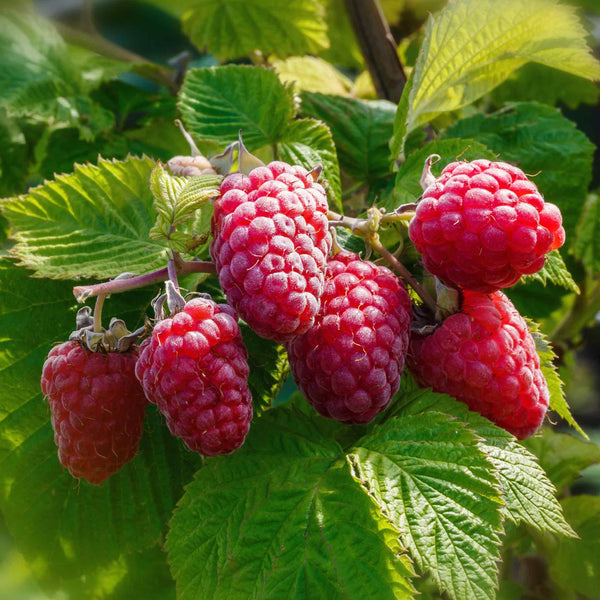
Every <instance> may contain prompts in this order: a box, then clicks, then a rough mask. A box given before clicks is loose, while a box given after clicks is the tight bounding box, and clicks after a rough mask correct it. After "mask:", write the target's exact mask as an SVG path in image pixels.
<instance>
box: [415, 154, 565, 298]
mask: <svg viewBox="0 0 600 600" xmlns="http://www.w3.org/2000/svg"><path fill="white" fill-rule="evenodd" d="M561 224H562V217H561V214H560V210H559V209H558V208H557V207H556V206H555V205H554V204H550V203H547V202H544V199H543V198H542V196H541V194H540V193H539V192H538V190H537V187H536V186H535V184H533V183H532V182H531V181H529V180H528V179H527V177H526V175H525V173H523V171H521V170H520V169H518V168H517V167H513V166H512V165H509V164H507V163H502V162H490V161H489V160H475V161H473V162H453V163H451V164H449V165H448V166H447V167H446V168H445V169H444V170H443V171H442V174H441V175H440V177H439V178H438V179H437V180H436V182H435V183H433V184H432V185H430V186H429V187H428V188H427V189H426V190H425V193H424V194H423V198H422V200H421V201H420V202H419V203H418V205H417V210H416V215H415V217H414V219H413V220H412V221H411V223H410V228H409V236H410V239H411V240H412V241H413V243H414V244H415V247H416V249H417V250H418V251H419V252H420V253H421V254H422V255H423V262H424V264H425V266H426V267H427V269H428V270H429V271H430V272H431V273H433V274H434V275H438V276H439V277H441V278H442V279H443V280H444V281H446V283H448V284H452V285H455V286H457V287H463V288H465V289H468V290H471V291H474V292H482V293H488V292H494V291H496V290H497V289H499V288H504V287H509V286H511V285H514V284H515V283H516V282H517V281H518V280H519V278H520V277H521V275H524V274H531V273H536V272H537V271H539V270H540V269H541V268H542V267H543V266H544V262H545V255H546V254H547V253H548V252H550V251H551V250H554V249H555V248H559V247H560V246H562V245H563V243H564V241H565V230H564V229H563V227H562V225H561Z"/></svg>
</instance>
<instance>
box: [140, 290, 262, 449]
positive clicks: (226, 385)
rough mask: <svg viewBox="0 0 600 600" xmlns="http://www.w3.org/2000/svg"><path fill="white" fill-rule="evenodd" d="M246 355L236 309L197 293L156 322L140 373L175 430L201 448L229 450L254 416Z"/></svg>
mask: <svg viewBox="0 0 600 600" xmlns="http://www.w3.org/2000/svg"><path fill="white" fill-rule="evenodd" d="M246 358H247V352H246V348H245V347H244V344H243V342H242V337H241V334H240V329H239V326H238V323H237V318H236V316H235V313H234V312H233V310H232V309H231V308H230V307H229V306H227V305H224V304H215V302H213V301H212V300H208V299H203V298H194V299H193V300H190V301H189V302H187V303H186V305H185V307H184V308H183V310H182V311H181V312H178V313H177V314H175V315H174V316H173V317H170V318H166V319H163V320H162V321H159V322H158V323H157V324H156V326H155V327H154V330H153V331H152V337H151V338H149V339H147V340H145V341H144V342H143V344H142V346H141V348H140V357H139V360H138V363H137V366H136V375H137V377H138V379H139V380H140V382H141V383H142V386H143V388H144V391H145V392H146V396H147V397H148V399H149V400H150V401H151V402H153V403H155V404H156V405H157V406H158V408H159V410H160V411H161V412H162V413H163V414H164V415H165V417H166V419H167V425H168V426H169V429H170V430H171V433H172V434H173V435H175V436H177V437H180V438H182V439H183V441H184V442H185V443H186V444H187V446H188V447H189V448H190V449H191V450H193V451H195V452H199V453H200V454H204V455H206V456H213V455H217V454H228V453H229V452H233V451H234V450H236V449H237V448H239V447H240V446H241V445H242V444H243V443H244V439H245V437H246V434H247V433H248V430H249V428H250V421H251V420H252V398H251V396H250V392H249V390H248V373H249V368H248V363H247V361H246Z"/></svg>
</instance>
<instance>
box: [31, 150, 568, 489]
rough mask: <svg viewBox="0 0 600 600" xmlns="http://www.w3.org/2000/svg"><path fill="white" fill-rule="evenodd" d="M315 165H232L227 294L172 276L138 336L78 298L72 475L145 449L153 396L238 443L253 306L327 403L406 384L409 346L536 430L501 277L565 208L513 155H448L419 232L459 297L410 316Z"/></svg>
mask: <svg viewBox="0 0 600 600" xmlns="http://www.w3.org/2000/svg"><path fill="white" fill-rule="evenodd" d="M240 148H242V145H241V142H240ZM183 158H184V159H185V157H183ZM179 159H181V157H178V159H177V160H175V161H174V163H173V168H174V169H175V170H176V171H177V172H178V173H179V174H180V175H183V176H185V175H186V174H188V175H189V174H190V173H191V174H193V175H197V172H198V169H200V170H202V169H207V170H211V171H212V169H213V167H212V165H211V163H209V162H208V161H207V160H206V159H198V160H196V162H194V164H192V162H190V161H188V160H187V159H186V160H179ZM186 161H187V162H186ZM203 161H204V162H203ZM188 163H189V164H188ZM205 163H206V164H205ZM240 164H241V159H240ZM190 169H191V170H190ZM317 179H318V173H317V172H316V171H311V172H309V171H307V170H306V169H304V168H303V167H300V166H292V165H288V164H286V163H283V162H278V161H276V162H272V163H270V164H268V165H267V166H259V167H256V168H254V169H253V170H251V171H250V173H249V174H248V175H244V174H241V173H235V174H231V175H227V176H226V177H225V178H224V179H223V181H222V183H221V186H220V193H219V196H218V198H217V199H216V200H215V203H214V214H213V218H212V224H211V228H212V234H213V240H212V242H211V244H210V253H211V255H212V258H213V260H214V263H215V266H216V270H217V274H218V278H219V282H220V284H221V287H222V288H223V291H224V292H225V295H226V297H227V302H228V304H216V303H215V302H214V301H213V300H211V299H210V298H206V297H194V298H193V299H190V300H188V301H187V302H186V301H185V300H184V298H183V297H181V295H180V294H179V292H178V290H177V287H176V281H175V280H176V277H175V278H174V277H172V278H171V281H169V282H167V292H166V294H165V295H164V296H161V297H160V298H162V299H163V300H164V299H166V303H167V306H168V307H169V313H168V315H169V316H166V315H165V313H164V309H163V308H162V306H163V302H161V301H160V298H158V299H157V300H156V302H155V303H154V305H155V310H156V312H157V319H156V321H155V322H154V326H153V329H152V333H151V336H150V337H149V338H147V339H146V340H145V341H143V342H142V344H141V346H140V347H139V351H138V348H137V346H135V345H132V341H133V340H134V339H137V334H138V332H134V333H133V334H130V333H129V332H128V331H127V329H126V328H125V326H124V323H123V322H122V321H119V320H114V319H113V321H112V322H111V328H110V330H109V331H106V330H103V329H102V328H101V327H100V325H99V315H97V314H96V313H95V314H94V319H93V321H92V319H91V317H90V311H89V309H82V310H81V311H80V313H78V331H76V332H74V333H73V334H71V338H70V341H68V342H65V343H63V344H60V345H58V346H56V347H54V348H53V349H52V350H51V351H50V354H49V355H48V358H47V360H46V362H45V364H44V368H43V374H42V390H43V392H44V394H45V395H46V396H47V397H48V401H49V403H50V408H51V412H52V424H53V426H54V431H55V440H56V444H57V446H58V449H59V458H60V461H61V463H62V464H63V465H64V466H66V467H67V468H68V470H69V471H70V472H71V473H72V474H73V475H74V476H75V477H83V478H85V479H87V480H88V481H89V482H90V483H94V484H99V483H101V482H103V481H104V480H105V479H106V478H107V477H109V476H110V475H111V474H113V473H115V472H116V471H117V470H118V469H119V468H121V467H122V466H123V465H124V464H125V463H126V462H127V461H129V460H131V459H132V458H133V457H134V456H135V453H136V451H137V447H138V444H139V441H140V438H141V435H142V425H143V417H144V410H145V406H146V404H147V402H148V401H150V402H152V403H154V404H156V405H157V407H158V409H159V410H160V412H161V413H162V414H163V415H164V416H165V418H166V422H167V425H168V427H169V429H170V431H171V432H172V433H173V435H175V436H177V437H180V438H182V440H183V441H184V442H185V444H186V445H187V446H188V447H189V448H190V449H191V450H193V451H195V452H199V453H201V454H203V455H206V456H214V455H219V454H227V453H230V452H233V451H234V450H236V449H237V448H239V447H240V446H241V445H242V444H243V443H244V439H245V437H246V435H247V433H248V431H249V428H250V422H251V420H252V414H253V409H252V398H251V395H250V391H249V387H248V376H249V366H248V362H247V358H248V353H247V350H246V348H245V346H244V344H243V341H242V336H241V333H240V328H239V326H238V315H239V316H240V317H241V318H243V319H244V320H245V321H246V322H247V324H248V325H249V326H250V327H251V328H252V329H253V330H254V331H255V332H256V333H257V334H258V335H260V336H262V337H264V338H268V339H272V340H275V341H278V342H282V343H285V345H286V349H287V351H288V358H289V362H290V366H291V370H292V374H293V376H294V379H295V380H296V382H297V384H298V386H299V387H300V389H301V390H302V391H303V392H304V394H305V395H306V397H307V399H308V401H309V402H310V403H311V404H312V405H313V406H314V407H315V409H316V410H317V411H318V412H319V413H321V414H322V415H324V416H326V417H330V418H333V419H337V420H338V421H341V422H344V423H367V422H369V421H371V420H372V419H373V418H374V417H375V415H377V414H378V413H379V412H381V411H382V410H384V409H385V408H386V407H387V406H388V405H389V403H390V401H391V399H392V397H393V396H394V394H395V393H396V392H397V391H398V389H399V383H400V377H401V374H402V371H403V368H404V364H405V361H406V363H407V366H408V368H409V369H410V370H411V371H412V372H413V373H414V375H415V377H416V379H417V381H418V382H419V384H421V385H423V386H431V387H432V388H433V389H434V390H436V391H439V392H446V393H448V394H451V395H452V396H454V397H455V398H457V399H459V400H461V401H463V402H465V403H466V404H467V405H468V406H469V407H470V408H471V409H472V410H475V411H477V412H479V413H481V414H482V415H484V416H486V417H488V418H489V419H490V420H492V421H494V422H495V423H497V424H498V425H499V426H501V427H504V428H505V429H507V430H508V431H510V432H512V433H513V434H514V435H515V436H517V437H519V438H524V437H527V436H529V435H531V434H532V433H533V432H535V431H536V430H537V428H538V427H539V426H540V424H541V422H542V420H543V418H544V415H545V412H546V409H547V407H548V399H549V394H548V387H547V384H546V381H545V380H544V377H543V375H542V372H541V370H540V361H539V358H538V355H537V353H536V349H535V343H534V341H533V338H532V336H531V334H530V333H529V331H528V329H527V325H526V323H525V321H524V320H523V318H522V317H521V316H520V315H519V313H518V312H517V310H516V309H515V307H514V306H513V305H512V304H511V302H510V301H509V300H508V298H507V297H506V296H505V295H504V294H503V293H502V292H500V291H499V290H500V288H503V287H507V286H510V285H512V284H514V283H515V282H516V281H517V280H518V279H519V278H520V276H521V275H522V274H525V273H533V272H535V271H537V270H539V269H540V268H541V267H542V266H543V264H544V261H545V256H546V254H547V253H548V252H550V251H551V250H553V249H555V248H558V247H560V246H561V245H562V244H563V242H564V229H563V228H562V225H561V215H560V212H559V210H558V209H557V208H556V207H555V206H554V205H553V204H549V203H546V202H544V200H543V198H542V196H541V195H540V194H539V192H538V191H537V188H536V187H535V185H534V184H533V183H531V182H530V181H529V180H528V179H527V177H526V176H525V174H524V173H523V172H522V171H520V170H519V169H517V168H516V167H513V166H511V165H508V164H506V163H500V162H490V161H487V160H476V161H473V162H471V163H466V162H454V163H451V164H450V165H448V166H447V167H446V168H445V169H444V170H443V171H442V174H441V176H440V177H439V178H438V179H437V180H436V181H435V183H433V184H432V185H430V186H429V187H428V188H427V189H426V190H425V193H424V194H423V198H422V199H421V200H420V201H419V203H418V205H417V208H416V214H415V216H414V218H413V220H412V221H411V223H410V228H409V235H410V238H411V240H412V241H413V242H414V244H415V247H416V248H417V250H418V251H419V252H421V254H422V256H423V262H424V264H425V266H426V267H427V268H428V269H429V270H430V271H431V272H432V273H433V274H435V275H438V276H439V277H440V278H442V279H443V280H444V281H445V283H446V284H447V285H449V286H451V287H454V288H457V289H458V291H459V298H460V305H459V306H458V307H456V311H454V314H451V315H450V316H448V317H447V318H446V319H445V320H444V321H443V322H441V323H434V324H433V325H432V323H431V322H429V323H428V324H427V327H424V328H423V327H414V328H413V329H412V332H411V320H412V315H413V311H412V307H411V301H410V298H409V295H408V292H407V290H406V287H405V286H404V284H403V283H402V282H401V280H400V279H399V278H398V277H396V276H395V275H394V274H393V273H392V272H391V271H390V270H388V269H387V268H386V267H384V266H380V265H377V264H375V263H373V262H370V261H369V260H363V259H361V258H359V257H358V256H357V255H356V254H353V253H351V252H347V251H338V252H337V254H335V255H334V256H329V254H330V250H331V246H332V237H331V234H330V233H329V228H328V227H329V223H328V206H327V198H326V193H325V190H324V188H323V187H322V186H321V184H319V183H318V182H317ZM380 216H381V214H380ZM370 223H371V222H368V224H370ZM373 231H374V230H373V229H369V233H368V234H367V235H366V237H367V238H368V239H369V240H371V241H373V240H377V239H378V238H377V237H376V234H373ZM380 250H381V253H382V254H383V255H384V256H385V253H384V251H383V250H382V249H381V247H380ZM390 256H391V255H390ZM390 256H388V257H387V258H388V260H390V261H392V258H393V257H391V258H390ZM174 261H175V259H173V263H174ZM396 266H397V265H396ZM413 287H415V288H417V289H418V288H419V286H418V285H417V284H416V283H415V284H414V285H413ZM105 293H106V292H105ZM421 293H422V295H423V296H426V293H425V292H423V291H422V290H421ZM101 306H102V302H100V308H101ZM86 311H87V312H86ZM100 331H102V333H99V332H100ZM139 331H142V330H139ZM423 332H426V333H423Z"/></svg>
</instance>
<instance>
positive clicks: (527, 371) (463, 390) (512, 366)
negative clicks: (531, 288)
mask: <svg viewBox="0 0 600 600" xmlns="http://www.w3.org/2000/svg"><path fill="white" fill-rule="evenodd" d="M409 235H410V239H411V240H412V241H413V243H414V244H415V247H416V248H417V250H418V251H419V252H421V254H422V257H423V263H424V264H425V266H426V267H427V269H428V270H429V271H430V272H431V273H433V274H434V275H438V276H439V277H440V278H442V279H443V280H444V281H445V282H446V283H447V284H448V285H450V286H453V287H455V288H457V289H458V290H459V292H460V298H461V306H460V309H459V312H458V313H456V314H453V315H451V316H449V317H448V318H446V320H445V321H444V322H443V323H442V324H441V325H439V326H438V327H437V329H435V331H434V333H433V334H430V335H425V336H424V335H422V334H421V333H419V331H418V330H417V331H415V332H413V334H412V336H411V344H410V350H409V357H408V366H409V369H410V370H411V371H412V373H413V374H414V375H415V376H416V378H417V381H418V382H419V383H420V384H421V385H426V386H431V387H432V388H433V389H434V390H435V391H438V392H445V393H448V394H450V395H452V396H454V397H455V398H457V399H459V400H461V401H463V402H465V403H466V404H467V405H468V406H469V408H471V409H472V410H474V411H477V412H479V413H481V414H482V415H484V416H485V417H487V418H489V419H490V420H491V421H493V422H494V423H496V424H497V425H499V426H500V427H503V428H505V429H507V430H508V431H510V432H511V433H513V434H514V435H515V436H516V437H518V438H526V437H529V436H531V435H532V434H533V433H534V432H535V431H536V430H537V429H538V428H539V427H540V425H541V423H542V421H543V419H544V415H545V414H546V410H547V408H548V400H549V393H548V385H547V383H546V381H545V379H544V376H543V374H542V372H541V370H540V362H539V358H538V355H537V353H536V349H535V342H534V341H533V338H532V336H531V334H530V333H529V330H528V328H527V324H526V323H525V321H524V320H523V318H522V317H521V315H520V314H519V313H518V311H517V309H516V308H515V307H514V306H513V305H512V303H511V302H510V300H509V299H508V298H507V297H506V296H505V295H504V294H502V293H501V292H500V291H499V290H500V289H501V288H504V287H509V286H511V285H513V284H515V283H516V282H517V281H518V280H519V279H520V278H521V276H522V275H525V274H531V273H535V272H537V271H539V270H540V269H541V268H542V267H543V266H544V262H545V260H546V254H547V253H548V252H550V251H551V250H554V249H556V248H559V247H560V246H562V244H563V243H564V241H565V230H564V229H563V227H562V217H561V214H560V211H559V209H558V208H557V207H556V206H555V205H554V204H550V203H548V202H544V199H543V198H542V196H541V194H540V193H539V191H538V189H537V187H536V186H535V184H534V183H532V182H531V181H529V180H528V179H527V176H526V175H525V174H524V173H523V171H521V170H520V169H518V168H517V167H514V166H512V165H509V164H507V163H503V162H490V161H489V160H483V159H482V160H475V161H473V162H453V163H450V164H449V165H448V166H446V168H445V169H444V170H443V171H442V173H441V175H440V177H439V178H438V179H437V180H436V181H435V182H434V183H432V184H431V185H429V187H427V189H426V190H425V192H424V194H423V197H422V199H421V200H420V201H419V203H418V205H417V209H416V214H415V217H414V218H413V219H412V221H411V223H410V227H409Z"/></svg>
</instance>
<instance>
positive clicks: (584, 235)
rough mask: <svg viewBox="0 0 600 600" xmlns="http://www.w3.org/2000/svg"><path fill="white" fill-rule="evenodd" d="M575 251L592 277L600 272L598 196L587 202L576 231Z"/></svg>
mask: <svg viewBox="0 0 600 600" xmlns="http://www.w3.org/2000/svg"><path fill="white" fill-rule="evenodd" d="M573 251H574V252H575V256H577V257H578V258H580V259H581V261H582V262H583V264H584V265H585V267H586V269H587V270H588V272H589V274H590V275H591V276H595V275H597V274H598V273H599V272H600V196H599V195H598V194H590V195H589V196H588V198H587V200H586V203H585V206H584V207H583V212H582V213H581V217H580V218H579V223H578V224H577V229H576V231H575V242H574V243H573Z"/></svg>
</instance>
